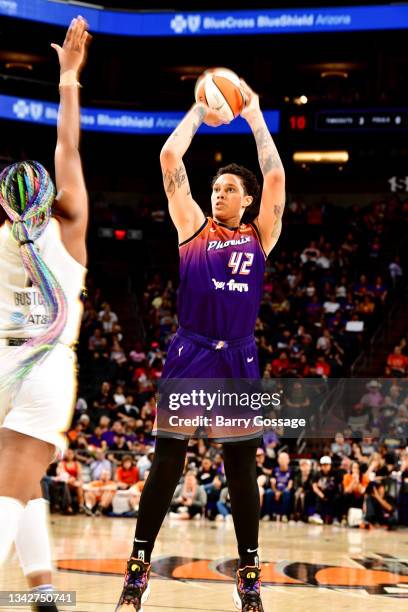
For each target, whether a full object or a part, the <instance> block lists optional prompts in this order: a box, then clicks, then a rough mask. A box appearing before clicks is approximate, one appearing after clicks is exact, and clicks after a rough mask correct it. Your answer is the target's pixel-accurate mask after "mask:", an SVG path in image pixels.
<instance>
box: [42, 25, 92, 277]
mask: <svg viewBox="0 0 408 612" xmlns="http://www.w3.org/2000/svg"><path fill="white" fill-rule="evenodd" d="M90 38H91V37H90V35H89V33H88V32H87V24H86V21H85V20H84V19H82V17H78V18H77V19H73V20H72V22H71V25H70V27H69V29H68V31H67V34H66V37H65V40H64V43H63V45H62V47H60V46H59V45H57V44H52V45H51V46H52V48H53V49H55V50H56V52H57V54H58V60H59V63H60V71H61V75H63V74H64V73H66V72H67V71H72V75H73V79H75V75H76V78H77V79H78V78H79V74H80V71H81V68H82V66H83V65H84V62H85V58H86V52H87V47H88V44H89V41H90ZM79 136H80V106H79V89H78V86H77V85H76V84H69V85H62V86H61V87H60V108H59V116H58V128H57V145H56V149H55V178H56V187H57V193H58V195H57V199H56V201H55V216H56V217H57V218H58V220H59V222H60V224H61V236H62V241H63V243H64V245H65V247H66V248H67V250H68V251H69V253H70V254H71V255H72V257H74V259H76V260H77V261H78V262H79V263H80V264H82V265H85V264H86V245H85V238H86V230H87V223H88V195H87V191H86V187H85V180H84V175H83V172H82V164H81V156H80V154H79Z"/></svg>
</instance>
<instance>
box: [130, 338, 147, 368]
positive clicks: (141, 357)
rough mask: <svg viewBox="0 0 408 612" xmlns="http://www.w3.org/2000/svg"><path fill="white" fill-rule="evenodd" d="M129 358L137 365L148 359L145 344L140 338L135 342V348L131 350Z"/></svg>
mask: <svg viewBox="0 0 408 612" xmlns="http://www.w3.org/2000/svg"><path fill="white" fill-rule="evenodd" d="M129 358H130V361H131V362H132V363H133V364H137V365H139V364H141V363H143V362H144V361H146V353H145V352H144V350H143V344H142V343H141V342H140V340H137V342H135V348H134V349H133V350H132V351H130V353H129Z"/></svg>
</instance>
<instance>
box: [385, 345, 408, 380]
mask: <svg viewBox="0 0 408 612" xmlns="http://www.w3.org/2000/svg"><path fill="white" fill-rule="evenodd" d="M407 365H408V358H407V357H406V356H405V355H403V354H402V350H401V347H400V346H396V347H394V352H393V353H390V354H389V355H388V357H387V367H386V369H385V374H386V376H397V377H403V376H406V373H407Z"/></svg>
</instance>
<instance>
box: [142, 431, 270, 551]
mask: <svg viewBox="0 0 408 612" xmlns="http://www.w3.org/2000/svg"><path fill="white" fill-rule="evenodd" d="M187 445H188V441H187V440H175V439H171V438H158V440H157V442H156V448H155V454H154V459H153V463H152V467H151V469H150V473H149V476H148V478H147V481H146V484H145V486H144V488H143V492H142V495H141V498H140V504H139V515H138V520H137V526H136V536H135V537H136V541H135V546H134V550H133V554H134V556H136V554H137V551H138V550H139V549H143V550H144V551H145V557H146V560H147V561H148V560H150V555H151V552H152V550H153V546H154V543H155V540H156V538H157V535H158V533H159V530H160V527H161V524H162V522H163V520H164V518H165V516H166V513H167V510H168V508H169V506H170V503H171V500H172V497H173V494H174V491H175V488H176V486H177V484H178V482H179V480H180V477H181V475H182V473H183V468H184V463H185V456H186V451H187ZM223 452H224V465H225V475H226V478H227V482H228V488H229V493H230V498H231V511H232V516H233V519H234V526H235V533H236V536H237V540H238V552H239V554H240V556H241V558H243V557H246V555H248V553H247V551H248V549H249V550H250V551H251V553H252V551H255V550H256V549H257V548H258V532H259V513H260V500H259V489H258V483H257V475H256V459H255V457H256V446H254V445H248V446H246V445H244V444H243V443H242V442H241V443H235V444H234V443H228V444H224V447H223Z"/></svg>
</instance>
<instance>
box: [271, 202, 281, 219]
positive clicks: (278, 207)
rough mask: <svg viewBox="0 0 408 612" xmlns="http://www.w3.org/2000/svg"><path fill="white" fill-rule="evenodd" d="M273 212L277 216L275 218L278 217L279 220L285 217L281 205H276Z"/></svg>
mask: <svg viewBox="0 0 408 612" xmlns="http://www.w3.org/2000/svg"><path fill="white" fill-rule="evenodd" d="M273 212H274V214H275V217H278V219H280V218H281V217H282V215H283V206H281V205H280V204H275V206H274V207H273Z"/></svg>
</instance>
